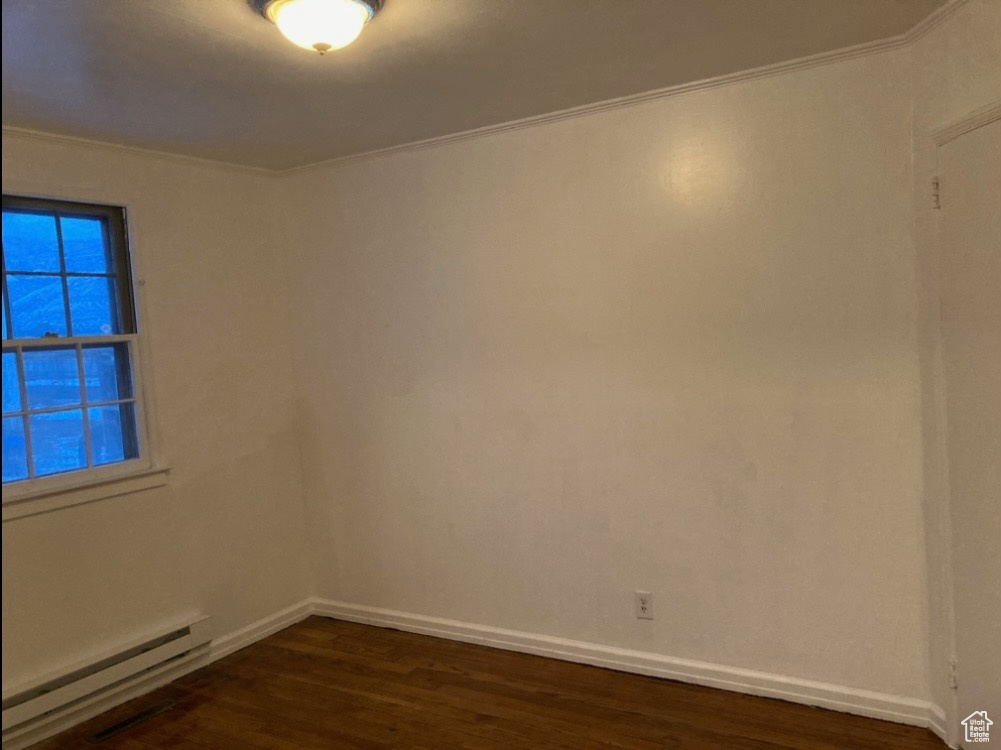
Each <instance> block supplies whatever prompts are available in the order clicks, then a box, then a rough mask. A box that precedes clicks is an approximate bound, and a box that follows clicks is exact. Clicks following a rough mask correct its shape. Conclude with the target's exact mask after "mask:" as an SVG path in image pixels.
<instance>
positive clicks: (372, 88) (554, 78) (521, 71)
mask: <svg viewBox="0 0 1001 750" xmlns="http://www.w3.org/2000/svg"><path fill="white" fill-rule="evenodd" d="M943 4H945V0H386V2H385V7H384V8H383V10H382V12H381V13H380V14H379V15H378V16H377V17H376V18H375V20H374V21H373V22H372V23H371V25H370V26H369V27H368V28H367V29H366V30H365V31H364V32H363V33H362V35H361V37H360V38H359V39H358V41H356V42H355V43H354V44H353V45H351V46H350V47H347V48H346V49H343V50H340V51H338V52H333V53H330V54H328V55H326V56H325V57H320V56H319V55H316V54H314V53H310V52H307V51H305V50H302V49H299V48H298V47H294V46H293V45H292V44H290V43H289V42H287V41H286V40H285V39H284V38H283V37H282V36H281V35H280V34H279V32H278V30H277V29H276V28H275V27H274V26H272V25H271V24H269V23H268V22H266V21H264V20H263V19H262V18H261V17H260V16H259V15H256V14H255V13H254V12H253V11H252V10H251V8H250V7H249V6H248V5H247V3H246V0H72V1H70V0H3V124H4V125H6V126H14V127H22V128H31V129H36V130H43V131H47V132H52V133H58V134H63V135H71V136H78V137H84V138H92V139H97V140H102V141H112V142H115V143H122V144H127V145H132V146H140V147H145V148H152V149H157V150H163V151H170V152H174V153H180V154H188V155H192V156H200V157H207V158H212V159H220V160H224V161H228V162H234V163H240V164H248V165H255V166H261V167H269V168H284V167H290V166H296V165H300V164H306V163H311V162H316V161H321V160H324V159H331V158H335V157H340V156H346V155H350V154H356V153H362V152H365V151H371V150H374V149H379V148H385V147H388V146H394V145H399V144H403V143H409V142H412V141H417V140H422V139H425V138H431V137H435V136H441V135H447V134H450V133H456V132H461V131H464V130H469V129H472V128H477V127H482V126H486V125H493V124H497V123H501V122H507V121H510V120H516V119H521V118H524V117H529V116H533V115H540V114H544V113H547V112H554V111H557V110H561V109H566V108H568V107H574V106H579V105H584V104H589V103H593V102H597V101H601V100H605V99H611V98H615V97H621V96H626V95H629V94H635V93H639V92H643V91H649V90H653V89H658V88H664V87H667V86H673V85H676V84H680V83H686V82H690V81H694V80H699V79H703V78H709V77H713V76H718V75H722V74H725V73H732V72H736V71H740V70H746V69H749V68H753V67H757V66H761V65H767V64H770V63H776V62H781V61H784V60H790V59H794V58H797V57H802V56H805V55H811V54H814V53H819V52H825V51H829V50H834V49H838V48H841V47H847V46H850V45H854V44H859V43H863V42H869V41H874V40H878V39H883V38H887V37H892V36H896V35H899V34H901V33H904V32H905V31H907V30H908V29H909V28H911V27H912V26H914V25H915V24H916V23H918V22H919V21H921V20H922V19H923V18H924V17H926V16H927V15H928V14H929V13H931V12H932V11H934V10H935V9H936V8H937V7H939V6H941V5H943Z"/></svg>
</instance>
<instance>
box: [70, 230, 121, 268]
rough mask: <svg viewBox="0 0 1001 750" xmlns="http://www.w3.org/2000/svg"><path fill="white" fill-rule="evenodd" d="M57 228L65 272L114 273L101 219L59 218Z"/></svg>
mask: <svg viewBox="0 0 1001 750" xmlns="http://www.w3.org/2000/svg"><path fill="white" fill-rule="evenodd" d="M59 228H60V229H61V230H62V233H63V257H64V258H65V259H66V270H67V271H69V272H70V273H114V271H115V269H114V266H113V265H112V264H111V262H110V254H109V253H108V245H107V243H106V242H105V232H104V222H103V221H102V220H101V219H85V218H81V217H74V218H69V217H66V216H61V217H60V218H59Z"/></svg>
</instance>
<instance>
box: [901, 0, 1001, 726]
mask: <svg viewBox="0 0 1001 750" xmlns="http://www.w3.org/2000/svg"><path fill="white" fill-rule="evenodd" d="M999 39H1001V2H999V0H973V2H970V3H967V4H966V5H964V6H962V7H961V8H959V9H958V10H957V11H956V12H955V13H953V14H952V15H950V17H949V18H948V19H947V20H946V21H945V22H944V23H942V24H940V25H939V26H937V27H935V28H934V29H932V30H931V31H930V32H929V33H928V34H926V35H925V36H923V37H922V38H920V39H919V40H917V41H916V42H915V44H914V45H913V46H912V47H911V48H910V55H911V65H912V71H913V80H914V84H913V86H914V107H913V137H914V143H913V146H914V190H913V194H914V222H915V223H914V236H915V243H916V249H917V265H918V278H919V302H920V304H919V311H920V312H919V321H920V322H919V341H920V348H919V352H920V354H921V379H922V424H923V444H924V456H925V459H924V464H923V465H924V484H925V493H924V497H925V518H926V529H927V539H926V546H927V554H928V570H929V572H930V575H929V581H928V582H929V602H930V608H929V647H930V668H931V669H930V686H931V697H932V700H933V701H934V702H935V703H936V704H937V705H938V706H941V707H942V708H943V709H945V710H946V711H947V713H948V721H947V726H948V727H949V728H950V730H951V731H953V732H955V730H956V728H957V727H958V719H960V718H962V717H959V716H956V715H955V712H956V709H955V706H954V704H953V695H954V694H953V692H952V690H951V689H950V687H949V660H950V659H951V658H952V656H953V654H954V652H953V645H952V643H953V622H952V595H953V594H952V581H951V578H950V551H949V548H950V541H949V537H950V523H949V503H948V493H949V487H948V467H947V460H946V452H947V442H946V433H945V425H946V422H945V420H946V404H945V392H944V384H943V376H942V347H941V341H942V339H941V326H940V312H941V305H940V300H941V291H940V288H939V247H938V243H937V241H936V237H937V234H938V226H937V219H938V212H936V211H935V210H934V208H933V205H932V201H931V197H930V185H931V180H932V178H933V177H934V176H935V175H936V174H937V173H938V171H939V170H938V164H937V153H936V148H935V143H934V138H933V134H934V133H935V131H937V130H939V129H941V128H945V127H947V126H949V125H951V124H953V123H954V122H956V121H958V120H961V119H963V118H965V117H967V116H969V115H970V114H971V113H973V112H976V111H977V110H979V109H981V108H983V107H985V106H988V105H991V104H996V103H998V102H999V101H1001V45H999V44H998V40H999Z"/></svg>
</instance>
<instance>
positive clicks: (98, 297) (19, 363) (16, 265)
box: [3, 196, 146, 495]
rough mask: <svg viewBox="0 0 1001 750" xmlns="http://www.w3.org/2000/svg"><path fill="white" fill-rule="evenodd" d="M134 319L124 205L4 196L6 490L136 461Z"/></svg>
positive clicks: (138, 418)
mask: <svg viewBox="0 0 1001 750" xmlns="http://www.w3.org/2000/svg"><path fill="white" fill-rule="evenodd" d="M135 319H136V318H135V309H134V304H133V298H132V283H131V277H130V270H129V258H128V250H127V247H126V240H125V222H124V216H123V212H122V210H121V209H119V208H114V207H110V206H91V205H85V204H78V203H68V202H59V201H49V200H38V199H29V198H16V197H11V196H4V198H3V482H4V485H5V487H4V493H5V495H6V494H7V490H8V488H10V489H17V488H26V487H28V486H31V487H35V486H37V485H39V484H41V485H44V484H46V482H51V481H52V479H51V478H54V477H57V476H58V475H65V474H69V473H73V472H75V473H77V475H79V474H80V472H87V471H91V472H94V473H95V474H100V475H101V476H102V477H104V476H107V475H108V471H109V470H112V471H114V470H116V469H115V467H119V468H122V469H126V470H127V469H130V468H132V467H133V466H135V465H136V464H137V463H142V458H143V456H144V455H145V453H146V451H145V445H144V440H143V429H142V422H143V414H142V403H141V400H140V399H139V397H138V391H139V389H138V387H137V385H138V381H137V371H138V349H137V347H138V342H137V336H136V326H135ZM137 468H138V467H137Z"/></svg>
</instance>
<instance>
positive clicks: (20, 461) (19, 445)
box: [3, 417, 28, 482]
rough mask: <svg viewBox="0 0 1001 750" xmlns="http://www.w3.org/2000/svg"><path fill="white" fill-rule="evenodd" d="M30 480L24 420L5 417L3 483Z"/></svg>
mask: <svg viewBox="0 0 1001 750" xmlns="http://www.w3.org/2000/svg"><path fill="white" fill-rule="evenodd" d="M27 478H28V458H27V452H26V449H25V445H24V420H23V419H22V418H21V417H4V420H3V481H5V482H16V481H17V480H19V479H27Z"/></svg>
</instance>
